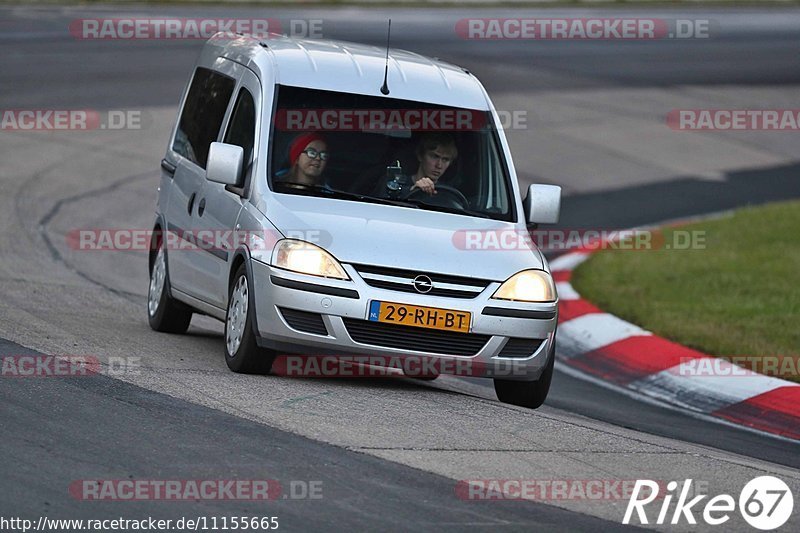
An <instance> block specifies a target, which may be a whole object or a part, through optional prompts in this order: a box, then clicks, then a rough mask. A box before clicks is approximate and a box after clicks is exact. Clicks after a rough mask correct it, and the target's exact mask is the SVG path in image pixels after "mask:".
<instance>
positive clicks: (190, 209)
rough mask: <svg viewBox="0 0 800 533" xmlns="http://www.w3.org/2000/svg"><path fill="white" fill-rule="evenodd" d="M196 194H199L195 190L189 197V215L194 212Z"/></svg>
mask: <svg viewBox="0 0 800 533" xmlns="http://www.w3.org/2000/svg"><path fill="white" fill-rule="evenodd" d="M196 195H197V193H194V192H193V193H192V195H191V196H190V197H189V205H188V207H187V210H188V211H189V215H191V214H192V208H193V207H194V197H195V196H196Z"/></svg>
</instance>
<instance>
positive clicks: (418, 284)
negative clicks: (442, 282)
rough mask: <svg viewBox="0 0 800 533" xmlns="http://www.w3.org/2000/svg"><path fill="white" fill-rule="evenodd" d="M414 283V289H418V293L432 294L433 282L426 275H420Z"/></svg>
mask: <svg viewBox="0 0 800 533" xmlns="http://www.w3.org/2000/svg"><path fill="white" fill-rule="evenodd" d="M413 283H414V288H415V289H417V292H421V293H423V294H424V293H426V292H431V289H433V281H432V280H431V278H429V277H428V276H426V275H425V274H420V275H419V276H417V277H416V278H414V282H413Z"/></svg>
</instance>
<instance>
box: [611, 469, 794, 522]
mask: <svg viewBox="0 0 800 533" xmlns="http://www.w3.org/2000/svg"><path fill="white" fill-rule="evenodd" d="M691 486H692V480H691V479H687V480H686V481H684V482H683V485H682V486H681V485H680V484H679V483H678V482H677V481H670V482H669V483H667V487H666V488H667V490H666V494H659V489H660V487H661V485H660V484H659V483H657V482H655V481H651V480H649V479H644V480H642V479H638V480H636V485H634V487H633V494H631V498H630V500H629V501H628V507H627V508H626V509H625V516H624V518H623V519H622V523H623V524H630V523H631V518H633V513H634V511H635V512H636V515H637V518H638V519H639V523H640V524H650V523H651V522H650V521H649V520H652V515H651V517H650V518H649V519H648V516H647V511H646V510H645V506H646V505H647V504H649V503H651V502H653V501H655V500H656V499H660V500H662V501H661V507H660V509H659V512H658V517H657V518H656V520H655V522H652V523H655V524H658V525H663V524H680V523H681V521H682V520H685V521H686V523H688V524H697V520H696V518H695V515H694V513H695V512H697V513H701V514H702V518H703V521H704V522H705V523H706V524H708V525H712V526H718V525H721V524H724V523H725V522H727V521H728V520H730V518H731V513H733V512H734V511H735V510H736V507H737V502H736V500H734V498H733V496H731V495H729V494H720V495H718V496H714V497H713V498H711V499H710V500H708V501H707V502H705V506H702V508H701V507H700V505H698V504H700V502H702V501H703V500H704V499H705V498H706V497H707V495H705V494H701V495H695V496H694V497H693V498H691V499H689V498H690V494H691ZM674 496H677V502H676V504H675V508H674V510H673V512H672V516H671V520H669V514H670V512H669V511H670V505H671V503H672V500H673V497H674ZM738 508H739V512H740V513H741V515H742V518H744V519H745V521H746V522H747V523H748V524H750V525H751V526H752V527H754V528H756V529H760V530H762V531H770V530H773V529H777V528H779V527H781V526H782V525H783V524H785V523H786V521H787V520H789V517H790V516H791V515H792V509H793V508H794V498H793V497H792V491H791V490H790V489H789V486H788V485H786V483H784V482H783V481H781V480H780V479H778V478H776V477H773V476H760V477H757V478H755V479H751V480H750V481H749V482H748V483H747V484H746V485H745V486H744V488H743V489H742V492H741V493H739V501H738ZM668 520H669V521H668Z"/></svg>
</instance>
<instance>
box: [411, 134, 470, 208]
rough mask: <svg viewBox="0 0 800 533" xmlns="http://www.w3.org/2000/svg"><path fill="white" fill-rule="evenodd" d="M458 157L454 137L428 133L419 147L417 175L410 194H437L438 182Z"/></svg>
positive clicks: (420, 141)
mask: <svg viewBox="0 0 800 533" xmlns="http://www.w3.org/2000/svg"><path fill="white" fill-rule="evenodd" d="M456 156H458V149H457V148H456V142H455V140H453V137H451V136H450V135H448V134H446V133H426V134H425V135H423V136H422V138H421V139H420V140H419V144H418V145H417V161H419V168H417V173H416V174H414V175H413V176H411V181H412V183H413V185H412V186H411V190H410V191H409V192H414V190H415V189H422V190H423V191H425V192H426V193H428V194H430V195H434V194H436V182H437V181H439V178H441V177H442V175H443V174H444V173H445V172H447V169H448V168H449V167H450V164H451V163H452V162H453V161H455V159H456Z"/></svg>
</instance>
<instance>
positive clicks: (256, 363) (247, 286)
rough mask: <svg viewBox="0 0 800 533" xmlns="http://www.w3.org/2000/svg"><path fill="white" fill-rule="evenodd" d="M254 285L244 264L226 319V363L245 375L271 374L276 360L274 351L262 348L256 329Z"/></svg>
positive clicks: (236, 278) (232, 290)
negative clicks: (258, 341) (257, 339)
mask: <svg viewBox="0 0 800 533" xmlns="http://www.w3.org/2000/svg"><path fill="white" fill-rule="evenodd" d="M251 291H252V285H251V283H250V282H249V280H248V278H247V269H246V268H245V266H244V265H241V266H240V267H239V269H238V270H237V271H236V274H235V275H234V277H233V282H232V283H231V287H230V289H229V293H228V312H227V314H226V316H225V362H226V363H227V364H228V368H230V369H231V370H233V371H234V372H239V373H242V374H267V373H269V371H270V369H271V368H272V362H273V361H274V360H275V354H274V352H272V351H270V350H266V349H264V348H260V347H259V346H258V343H257V342H256V335H255V330H254V328H253V314H254V312H255V310H254V309H253V306H252V305H251V303H252V302H253V300H254V298H253V295H252V294H251Z"/></svg>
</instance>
